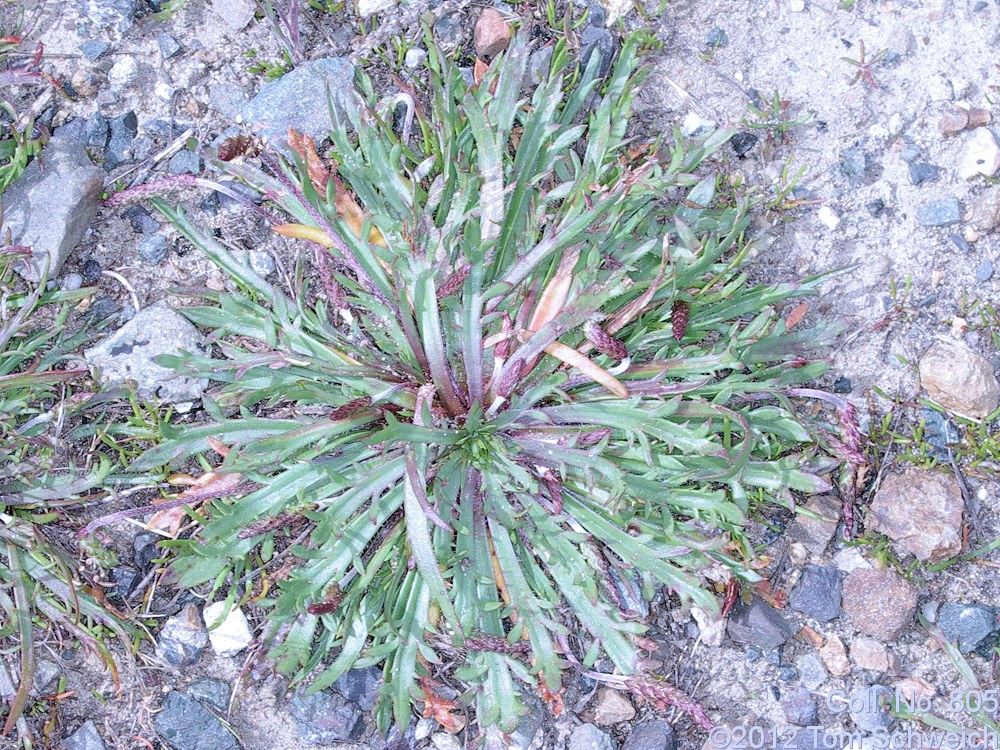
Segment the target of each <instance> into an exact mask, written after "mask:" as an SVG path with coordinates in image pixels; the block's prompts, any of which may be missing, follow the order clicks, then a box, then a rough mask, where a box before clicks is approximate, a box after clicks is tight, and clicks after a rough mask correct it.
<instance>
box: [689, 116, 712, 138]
mask: <svg viewBox="0 0 1000 750" xmlns="http://www.w3.org/2000/svg"><path fill="white" fill-rule="evenodd" d="M714 127H715V123H714V122H712V121H711V120H705V119H703V118H702V117H700V116H699V115H697V114H695V113H694V112H689V113H688V114H687V115H686V116H685V117H684V121H683V122H682V123H681V133H682V134H683V135H684V136H685V137H687V138H691V137H692V136H696V135H704V134H705V133H707V132H708V131H709V130H712V128H714Z"/></svg>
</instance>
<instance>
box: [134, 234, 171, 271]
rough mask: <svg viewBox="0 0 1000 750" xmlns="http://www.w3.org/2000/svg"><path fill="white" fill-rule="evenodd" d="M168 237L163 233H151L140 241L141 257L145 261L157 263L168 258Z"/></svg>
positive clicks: (152, 263)
mask: <svg viewBox="0 0 1000 750" xmlns="http://www.w3.org/2000/svg"><path fill="white" fill-rule="evenodd" d="M168 249H169V248H168V246H167V238H166V237H164V236H163V235H162V234H151V235H149V236H148V237H145V238H144V239H143V240H142V242H140V243H139V258H140V259H141V260H142V261H143V262H144V263H149V264H151V265H157V264H159V263H162V262H163V261H165V260H166V259H167V250H168Z"/></svg>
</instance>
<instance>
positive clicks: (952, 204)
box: [917, 196, 962, 227]
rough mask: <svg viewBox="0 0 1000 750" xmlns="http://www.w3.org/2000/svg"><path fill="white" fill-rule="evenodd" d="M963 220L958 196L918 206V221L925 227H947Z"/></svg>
mask: <svg viewBox="0 0 1000 750" xmlns="http://www.w3.org/2000/svg"><path fill="white" fill-rule="evenodd" d="M961 220H962V205H961V204H960V203H959V202H958V198H955V197H954V196H948V197H947V198H940V199H938V200H936V201H931V202H929V203H924V204H923V205H922V206H917V223H918V224H920V225H921V226H925V227H946V226H948V225H949V224H957V223H958V222H960V221H961Z"/></svg>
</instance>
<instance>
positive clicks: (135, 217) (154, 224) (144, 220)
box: [122, 204, 160, 234]
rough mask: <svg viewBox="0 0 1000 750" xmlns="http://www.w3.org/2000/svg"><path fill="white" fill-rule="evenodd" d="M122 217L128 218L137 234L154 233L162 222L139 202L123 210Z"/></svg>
mask: <svg viewBox="0 0 1000 750" xmlns="http://www.w3.org/2000/svg"><path fill="white" fill-rule="evenodd" d="M122 218H123V219H128V223H129V224H131V225H132V231H133V232H135V233H136V234H152V233H153V232H155V231H156V230H157V229H159V228H160V223H159V222H158V221H157V220H156V219H154V218H153V215H152V214H151V213H149V211H147V210H146V209H145V208H144V207H143V206H140V205H138V204H136V205H134V206H129V207H128V208H126V209H125V210H124V211H122Z"/></svg>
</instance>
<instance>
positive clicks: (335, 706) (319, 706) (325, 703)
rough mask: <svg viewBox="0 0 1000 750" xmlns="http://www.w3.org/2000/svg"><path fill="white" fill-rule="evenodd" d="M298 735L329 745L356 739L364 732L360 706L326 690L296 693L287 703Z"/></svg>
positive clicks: (307, 740) (308, 740)
mask: <svg viewBox="0 0 1000 750" xmlns="http://www.w3.org/2000/svg"><path fill="white" fill-rule="evenodd" d="M288 710H289V713H290V714H291V715H292V718H293V719H294V720H295V724H296V728H297V730H298V734H299V737H300V738H301V739H303V740H305V741H306V742H313V743H316V744H320V745H330V744H334V743H338V742H346V741H349V740H356V739H358V737H359V736H360V735H361V733H362V731H364V722H363V721H362V713H361V709H360V708H358V707H357V706H356V705H355V704H353V703H351V702H350V701H347V700H345V699H344V698H342V697H341V696H339V695H337V694H336V693H333V692H330V691H329V690H320V691H319V692H316V693H313V694H312V695H302V694H300V695H296V696H294V697H293V698H292V700H291V701H290V702H289V704H288Z"/></svg>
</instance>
